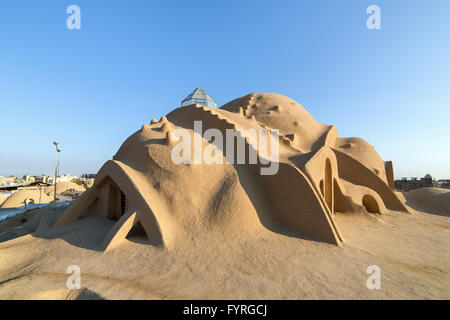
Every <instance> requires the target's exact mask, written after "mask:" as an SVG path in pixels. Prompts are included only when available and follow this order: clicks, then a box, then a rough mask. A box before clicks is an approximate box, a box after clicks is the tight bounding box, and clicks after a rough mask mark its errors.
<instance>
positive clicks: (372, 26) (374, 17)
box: [366, 4, 381, 30]
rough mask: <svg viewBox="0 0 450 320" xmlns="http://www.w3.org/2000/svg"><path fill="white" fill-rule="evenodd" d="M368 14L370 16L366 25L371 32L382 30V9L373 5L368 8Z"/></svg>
mask: <svg viewBox="0 0 450 320" xmlns="http://www.w3.org/2000/svg"><path fill="white" fill-rule="evenodd" d="M366 13H367V14H370V16H369V17H368V18H367V21H366V25H367V29H369V30H381V9H380V7H379V6H377V5H375V4H373V5H370V6H369V7H367V10H366Z"/></svg>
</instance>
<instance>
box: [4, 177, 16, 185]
mask: <svg viewBox="0 0 450 320" xmlns="http://www.w3.org/2000/svg"><path fill="white" fill-rule="evenodd" d="M16 180H17V177H15V176H8V177H0V186H11V185H13V184H15V183H16Z"/></svg>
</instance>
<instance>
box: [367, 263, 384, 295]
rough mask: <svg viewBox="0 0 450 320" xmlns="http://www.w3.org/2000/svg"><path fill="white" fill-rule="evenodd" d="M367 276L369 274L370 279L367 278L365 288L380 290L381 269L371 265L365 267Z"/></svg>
mask: <svg viewBox="0 0 450 320" xmlns="http://www.w3.org/2000/svg"><path fill="white" fill-rule="evenodd" d="M366 273H367V274H370V277H369V278H367V281H366V286H367V289H369V290H374V289H376V290H380V289H381V269H380V267H379V266H377V265H371V266H368V267H367V270H366Z"/></svg>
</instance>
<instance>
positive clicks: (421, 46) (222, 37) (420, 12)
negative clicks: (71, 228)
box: [0, 0, 450, 178]
mask: <svg viewBox="0 0 450 320" xmlns="http://www.w3.org/2000/svg"><path fill="white" fill-rule="evenodd" d="M71 4H76V5H78V6H80V8H81V30H68V29H67V28H66V19H67V17H68V16H69V15H68V14H67V13H66V8H67V7H68V6H69V5H71ZM371 4H377V5H379V6H380V7H381V24H382V29H381V30H375V31H370V30H368V29H367V28H366V19H367V17H368V14H366V8H367V7H368V6H369V5H371ZM449 14H450V1H448V0H433V1H424V0H423V1H422V0H420V1H407V0H395V1H381V0H371V1H365V0H346V1H335V0H329V1H325V0H322V1H320V0H314V1H313V0H310V1H300V0H293V1H284V0H279V1H275V0H271V1H266V0H236V1H235V0H206V1H197V0H183V1H181V0H178V1H168V0H164V1H162V0H161V1H151V0H145V1H144V0H142V1H135V0H129V1H125V0H123V1H119V0H116V1H113V0H109V1H101V0H89V1H87V0H83V1H82V0H71V1H64V0H54V1H50V0H43V1H22V0H14V1H13V0H5V1H2V2H1V4H0V43H1V44H0V119H1V131H0V132H1V133H2V138H1V140H0V141H1V142H0V144H1V147H0V150H1V151H0V175H9V174H15V175H23V174H41V173H50V172H52V171H53V167H54V156H55V155H54V146H53V145H52V141H53V140H55V139H56V140H58V141H60V142H61V148H62V150H63V151H62V153H61V159H62V160H61V169H62V173H66V172H67V173H70V174H73V175H75V174H81V173H91V172H92V173H95V172H97V170H98V169H99V168H100V167H101V165H102V164H103V163H104V162H105V161H106V160H108V159H111V158H112V156H113V155H114V154H115V152H116V151H117V149H118V148H119V147H120V145H121V143H122V142H123V141H124V140H125V139H126V138H127V137H128V136H130V135H131V134H132V133H133V132H135V131H136V130H138V129H139V128H140V127H141V125H142V124H143V123H149V122H150V120H151V118H157V119H159V117H160V116H162V115H164V114H166V113H168V112H169V111H170V110H172V109H173V108H174V107H178V106H179V104H180V101H181V100H182V99H183V98H184V97H185V96H186V95H188V94H189V93H190V92H191V91H192V90H193V89H194V88H195V87H204V88H205V89H206V90H207V92H208V93H210V95H211V96H213V97H214V98H215V99H216V101H217V102H218V104H219V105H222V104H224V103H226V102H228V101H229V100H231V99H234V98H236V97H239V96H242V95H245V94H247V93H250V92H276V93H281V94H284V95H287V96H289V97H291V98H293V99H294V100H296V101H298V102H299V103H300V104H302V105H303V106H304V107H305V108H306V109H307V110H308V111H309V112H310V113H311V114H312V115H313V116H314V117H315V118H316V119H317V120H319V121H320V122H323V123H326V124H335V125H336V126H337V128H338V132H339V134H340V136H357V137H362V138H364V139H366V140H367V141H368V142H369V143H371V144H372V145H374V146H375V148H376V150H377V151H378V152H379V153H380V155H381V156H382V157H383V159H384V160H393V162H394V171H395V176H396V177H397V178H399V177H402V176H408V177H410V176H419V177H420V176H423V175H425V174H426V173H431V174H432V175H433V176H435V177H437V178H450V143H449V138H450V20H449Z"/></svg>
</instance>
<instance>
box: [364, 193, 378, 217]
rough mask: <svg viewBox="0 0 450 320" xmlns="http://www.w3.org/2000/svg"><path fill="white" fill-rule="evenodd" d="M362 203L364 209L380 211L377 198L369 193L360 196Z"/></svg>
mask: <svg viewBox="0 0 450 320" xmlns="http://www.w3.org/2000/svg"><path fill="white" fill-rule="evenodd" d="M362 204H363V206H364V207H365V208H366V210H367V211H368V212H370V213H380V207H379V206H378V203H377V200H375V198H374V197H372V196H371V195H368V194H366V195H364V197H363V198H362Z"/></svg>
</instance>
